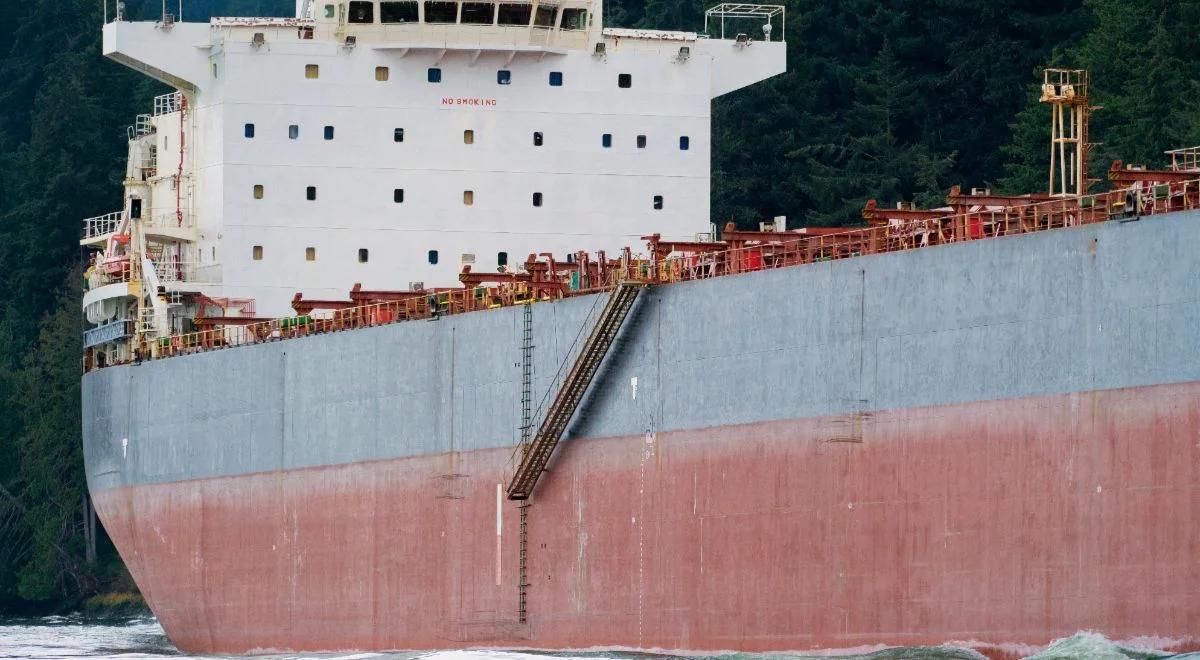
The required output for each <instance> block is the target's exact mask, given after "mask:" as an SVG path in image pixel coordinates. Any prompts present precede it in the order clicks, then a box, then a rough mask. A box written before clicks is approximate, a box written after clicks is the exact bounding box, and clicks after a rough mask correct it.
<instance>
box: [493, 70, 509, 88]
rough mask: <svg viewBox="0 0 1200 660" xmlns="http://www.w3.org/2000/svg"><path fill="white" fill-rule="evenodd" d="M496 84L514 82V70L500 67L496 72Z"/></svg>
mask: <svg viewBox="0 0 1200 660" xmlns="http://www.w3.org/2000/svg"><path fill="white" fill-rule="evenodd" d="M496 84H498V85H511V84H512V71H509V70H508V69H500V70H499V71H497V72H496Z"/></svg>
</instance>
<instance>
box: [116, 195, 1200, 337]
mask: <svg viewBox="0 0 1200 660" xmlns="http://www.w3.org/2000/svg"><path fill="white" fill-rule="evenodd" d="M1195 208H1200V178H1198V179H1192V180H1189V181H1182V182H1174V183H1168V184H1156V185H1148V184H1145V185H1135V186H1131V187H1129V188H1123V189H1118V190H1113V191H1111V192H1107V193H1100V194H1096V195H1085V196H1082V197H1064V198H1062V199H1054V200H1049V201H1045V202H1037V203H1033V204H1027V205H1018V206H1006V207H1002V208H994V209H990V210H989V209H979V210H966V211H962V212H958V213H948V214H946V215H944V216H940V217H935V218H921V219H916V220H907V221H897V222H894V223H891V224H888V225H884V226H876V227H866V228H862V229H851V230H847V231H845V232H841V233H836V234H816V235H811V234H810V235H805V234H791V233H781V234H780V235H779V240H778V241H772V242H768V243H764V244H759V245H754V246H751V247H739V248H731V249H728V250H723V251H718V252H708V253H703V254H685V255H678V256H673V257H668V258H666V259H661V260H658V259H655V258H654V257H650V258H644V257H643V258H632V257H631V258H628V259H626V260H625V261H623V262H622V265H621V267H620V268H618V269H615V270H614V271H612V273H611V275H610V280H609V281H608V282H606V283H604V284H602V285H600V286H593V287H591V288H589V289H582V290H579V291H571V292H567V293H559V294H557V295H551V294H549V293H546V292H544V291H542V292H540V293H538V294H536V295H535V294H534V293H533V292H532V290H531V288H530V287H529V286H528V285H526V284H525V283H517V284H510V285H505V286H497V287H484V286H478V287H472V288H463V289H456V290H453V291H442V292H435V293H428V294H424V295H421V294H414V297H413V298H410V299H407V300H403V301H397V302H384V303H375V304H371V305H364V306H360V307H352V308H347V309H341V310H336V311H333V312H331V313H329V314H327V315H326V316H321V317H318V316H313V315H305V316H296V317H287V318H282V319H274V320H271V321H262V322H255V323H248V324H246V325H235V324H237V323H238V321H237V319H236V318H222V319H219V321H220V322H221V323H222V324H224V327H219V328H215V329H211V330H202V331H199V332H191V333H185V334H178V335H173V336H170V337H163V338H159V339H156V340H149V341H147V340H143V345H142V346H140V347H139V350H138V354H139V359H159V358H167V357H174V356H178V355H185V354H189V353H195V352H202V351H208V350H215V349H221V348H230V347H235V346H244V345H249V344H257V343H264V342H270V341H279V340H284V339H293V338H298V337H305V336H309V335H313V334H324V333H329V332H340V331H344V330H353V329H359V328H367V327H375V326H379V325H389V324H392V323H398V322H401V321H410V320H422V319H430V318H436V317H439V316H448V315H454V314H462V313H468V312H474V311H482V310H487V309H495V308H498V307H511V306H515V305H519V304H525V303H528V302H541V301H547V300H554V299H557V298H561V297H566V296H572V297H573V296H579V295H588V294H594V293H601V292H604V291H610V290H611V289H612V288H613V287H615V286H617V285H618V284H619V283H620V282H621V281H640V282H645V283H646V284H669V283H674V282H687V281H695V280H706V279H713V278H717V277H724V276H727V275H738V274H743V273H749V272H756V271H761V270H770V269H776V268H784V267H790V266H798V265H804V264H813V263H820V262H825V261H835V260H839V259H846V258H851V257H858V256H864V255H871V254H883V253H888V252H900V251H905V250H912V249H918V248H923V247H933V246H936V245H945V244H950V243H957V242H965V241H972V240H980V239H987V238H999V237H1003V236H1014V235H1020V234H1029V233H1037V232H1042V231H1048V230H1051V229H1061V228H1065V227H1074V226H1080V225H1086V224H1095V223H1099V222H1105V221H1108V220H1111V219H1114V218H1119V217H1122V216H1133V215H1157V214H1162V213H1169V212H1173V211H1180V210H1188V209H1195ZM211 320H212V319H210V321H211Z"/></svg>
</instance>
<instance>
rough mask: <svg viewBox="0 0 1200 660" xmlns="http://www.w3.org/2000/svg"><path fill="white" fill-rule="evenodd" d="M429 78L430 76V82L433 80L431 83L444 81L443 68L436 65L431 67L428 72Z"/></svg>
mask: <svg viewBox="0 0 1200 660" xmlns="http://www.w3.org/2000/svg"><path fill="white" fill-rule="evenodd" d="M427 78H428V80H429V82H431V83H440V82H442V70H441V69H438V68H436V67H431V68H430V69H429V72H428V74H427Z"/></svg>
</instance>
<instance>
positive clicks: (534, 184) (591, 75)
mask: <svg viewBox="0 0 1200 660" xmlns="http://www.w3.org/2000/svg"><path fill="white" fill-rule="evenodd" d="M466 29H470V28H469V27H468V26H456V30H457V34H458V35H459V36H460V37H461V34H462V30H466ZM481 29H482V30H487V28H481ZM256 32H262V33H264V36H265V37H266V43H265V45H263V46H261V47H255V46H254V45H252V44H251V40H252V38H253V35H254V33H256ZM481 34H483V32H481ZM591 34H593V35H599V32H598V31H593V32H592V33H591ZM339 35H340V33H339ZM339 35H334V34H327V33H325V32H324V31H322V29H321V28H320V26H319V24H318V29H317V32H316V35H315V36H316V38H312V39H305V38H302V37H303V36H304V34H303V30H302V28H297V27H295V26H288V27H278V26H259V27H255V26H239V27H230V26H227V25H223V26H218V25H215V24H214V25H213V26H196V25H190V24H187V25H177V26H175V28H174V29H172V30H170V31H164V30H162V29H160V28H156V27H155V26H154V25H153V24H147V23H113V24H110V25H108V26H106V28H105V53H106V54H107V55H109V56H110V57H113V58H114V59H116V60H118V61H122V62H124V63H126V64H128V65H129V66H133V67H135V68H138V69H139V70H142V71H144V72H146V73H148V74H149V75H152V76H154V77H157V78H159V79H163V80H167V81H170V82H172V83H173V84H177V85H178V86H180V87H181V88H183V89H184V90H185V92H186V93H187V94H188V96H189V99H190V104H191V113H192V114H191V117H190V118H189V121H188V126H189V127H188V130H189V131H190V133H191V134H192V137H191V138H190V139H191V140H192V142H190V143H189V147H195V148H194V150H193V151H191V159H192V162H191V163H190V167H191V168H192V169H193V172H194V181H195V183H194V185H195V202H194V204H195V209H194V210H193V212H194V215H195V217H196V222H197V226H198V231H199V233H198V236H199V243H198V245H197V248H198V251H199V253H200V254H201V255H203V259H202V261H203V262H204V263H207V264H213V263H217V264H219V265H220V271H221V272H220V277H219V278H214V279H216V280H219V281H220V282H222V284H221V285H220V286H214V287H212V289H211V290H210V291H209V293H210V294H213V295H221V296H231V297H239V298H240V297H247V298H254V299H256V300H257V301H258V312H259V314H260V315H271V316H277V315H285V314H288V313H289V312H290V308H289V306H288V303H289V302H290V301H291V298H292V296H293V295H294V294H295V293H296V292H298V291H303V292H304V293H305V295H306V296H307V297H309V298H344V297H345V294H346V292H347V291H348V290H349V289H350V288H351V286H353V285H354V284H355V283H362V284H363V285H364V287H366V288H368V289H405V288H407V287H408V285H409V283H410V282H423V283H425V285H427V286H455V285H457V275H458V273H459V272H460V268H461V263H460V258H461V256H462V255H464V254H473V255H475V258H476V260H475V265H474V269H475V270H476V271H477V272H478V271H492V270H495V269H496V267H497V266H498V257H499V253H501V252H505V253H507V255H508V262H509V264H510V266H516V265H518V264H520V263H522V262H523V261H524V259H525V257H526V256H527V255H528V254H530V253H532V252H549V251H552V252H554V253H555V254H556V255H558V256H559V257H562V256H563V255H565V254H567V253H569V252H574V251H577V250H588V251H596V250H608V251H609V252H610V254H615V253H616V252H617V251H618V250H620V249H621V248H622V247H624V246H626V245H634V246H636V245H638V244H639V243H640V240H639V239H640V237H641V236H644V235H646V234H649V233H655V232H657V233H662V234H663V235H664V236H668V237H672V238H680V239H691V238H693V237H694V235H695V234H696V233H698V232H705V231H707V230H708V228H709V223H710V217H709V177H710V161H711V143H710V139H709V133H710V106H711V99H712V98H713V97H714V96H717V95H720V94H723V93H725V92H728V91H731V90H733V89H736V88H739V87H742V86H745V85H748V84H751V83H753V82H756V81H758V80H761V79H764V78H766V77H769V76H771V75H775V74H776V73H779V72H782V70H783V67H784V44H782V43H780V42H774V43H755V44H753V45H751V46H749V47H739V46H736V45H734V43H733V42H732V41H721V40H706V39H700V40H697V39H695V38H694V35H688V34H686V33H664V34H658V35H655V34H653V33H647V35H646V36H644V37H640V38H634V37H629V36H626V34H621V35H620V36H615V35H609V36H606V37H599V36H597V37H596V38H597V39H600V38H602V39H603V40H604V42H605V51H606V54H605V55H604V56H597V55H595V54H594V52H595V46H594V44H589V46H588V47H587V48H548V49H541V50H522V49H517V48H516V47H512V46H511V45H510V46H503V47H501V46H496V47H495V49H494V50H489V49H490V48H492V47H493V46H489V45H488V44H487V43H482V42H481V44H479V46H480V50H475V49H464V48H462V47H461V46H453V47H451V48H449V49H441V48H437V49H435V48H431V47H428V46H427V45H423V43H416V42H414V44H413V45H412V47H408V48H406V47H404V46H405V44H403V43H398V42H397V41H396V33H395V30H394V29H392V30H391V31H389V32H388V33H387V35H386V39H387V40H386V41H380V40H377V39H373V38H369V35H368V38H365V39H360V40H359V42H358V44H357V45H356V47H354V48H346V47H344V45H343V41H337V40H335V39H334V37H335V36H339ZM663 37H667V38H663ZM380 38H383V37H380ZM414 38H417V37H414ZM681 46H687V47H689V48H690V50H691V54H690V55H691V56H690V58H688V59H686V60H685V61H679V58H678V57H677V56H678V54H679V51H680V47H681ZM308 65H317V66H318V67H319V77H317V78H315V79H312V78H309V77H307V75H306V66H308ZM377 67H387V70H388V72H387V80H386V81H380V80H377V78H376V68H377ZM431 67H437V68H439V69H441V72H442V74H441V75H442V81H441V83H438V84H434V83H430V82H428V80H427V76H428V70H429V69H430V68H431ZM501 69H505V70H508V71H511V84H508V85H501V84H498V82H497V72H498V71H499V70H501ZM551 72H561V74H562V77H563V84H562V86H551V85H550V84H549V80H550V74H551ZM620 74H629V75H630V76H631V77H632V85H631V86H630V87H629V88H621V87H619V85H618V80H619V76H620ZM446 99H483V100H484V101H483V104H482V105H462V104H459V103H458V102H457V101H454V102H453V103H452V104H447V101H446ZM246 124H253V125H254V137H253V138H248V137H246V135H245V125H246ZM292 125H295V126H297V127H298V128H299V134H298V136H297V137H296V139H291V137H290V135H289V127H290V126H292ZM326 126H332V127H333V131H334V134H333V139H332V140H327V139H325V135H324V130H325V127H326ZM396 128H403V129H404V141H403V142H396V141H395V140H394V132H395V129H396ZM467 130H470V131H473V132H474V143H473V144H465V143H464V131H467ZM535 132H540V133H541V134H542V135H543V140H544V141H543V145H542V146H535V145H534V133H535ZM604 134H611V135H612V146H611V148H606V147H604V146H603V144H602V136H603V135H604ZM638 136H645V137H646V146H645V148H638V146H637V140H638ZM682 137H686V138H687V140H688V141H689V143H690V144H689V148H688V149H687V150H682V149H681V148H680V139H681V138H682ZM256 185H261V186H263V192H264V194H263V198H262V199H256V198H255V195H254V187H255V186H256ZM310 186H312V187H315V188H316V199H315V200H308V199H307V194H306V193H307V188H308V187H310ZM395 189H403V191H404V201H403V202H402V203H396V202H395V201H394V190H395ZM468 190H470V191H472V192H473V195H474V201H473V204H471V205H469V206H468V205H466V204H464V191H468ZM534 193H541V194H542V199H543V203H542V206H541V207H535V206H534V204H533V197H534ZM656 196H661V197H662V198H663V203H662V208H661V209H656V208H655V197H656ZM172 203H173V200H172ZM156 206H157V204H156ZM156 212H161V209H157V210H156ZM254 246H261V247H262V259H261V260H255V259H254V258H253V255H254ZM310 247H311V248H314V249H315V252H316V259H315V260H314V261H308V260H307V259H306V249H307V248H310ZM361 249H366V250H368V251H369V253H368V260H367V262H366V263H360V260H359V251H360V250H361ZM430 250H437V251H438V263H437V265H432V264H430V263H429V260H428V254H429V251H430Z"/></svg>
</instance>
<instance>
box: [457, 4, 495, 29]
mask: <svg viewBox="0 0 1200 660" xmlns="http://www.w3.org/2000/svg"><path fill="white" fill-rule="evenodd" d="M495 12H496V5H494V4H492V3H490V2H464V3H463V6H462V23H463V24H464V25H491V24H492V20H493V19H494V18H495Z"/></svg>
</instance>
